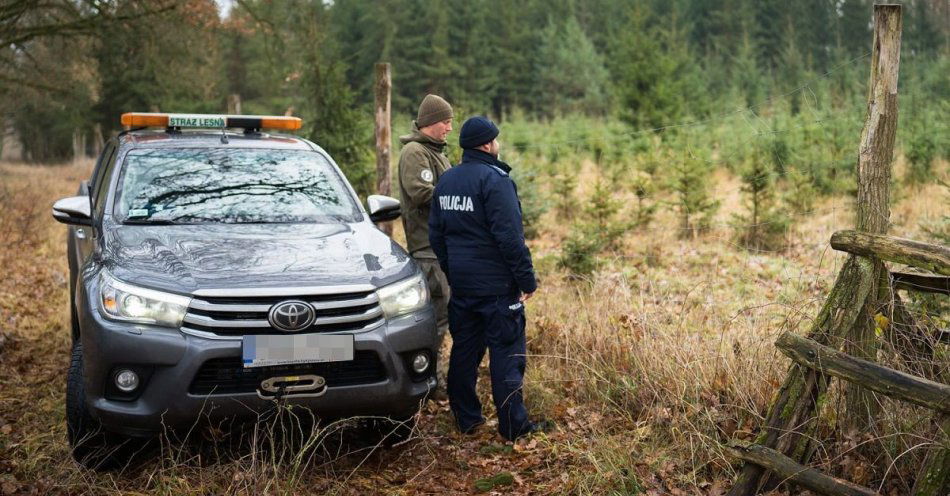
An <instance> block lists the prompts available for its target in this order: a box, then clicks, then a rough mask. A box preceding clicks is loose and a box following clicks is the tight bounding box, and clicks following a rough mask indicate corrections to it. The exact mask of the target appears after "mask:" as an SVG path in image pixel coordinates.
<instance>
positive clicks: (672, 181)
mask: <svg viewBox="0 0 950 496" xmlns="http://www.w3.org/2000/svg"><path fill="white" fill-rule="evenodd" d="M668 184H669V188H670V190H671V191H672V192H673V195H674V198H675V201H674V202H673V203H672V206H673V208H674V209H675V210H676V212H677V214H678V215H679V218H680V237H682V238H694V237H696V235H697V234H699V233H700V232H702V231H704V230H706V229H708V228H709V225H710V224H711V222H712V217H713V216H714V215H715V213H716V211H717V210H718V209H719V202H718V201H716V200H713V199H712V198H711V197H710V194H709V168H708V167H707V165H706V164H705V163H703V162H702V161H701V160H699V159H697V158H695V157H691V156H683V157H682V158H680V159H679V160H673V161H672V163H671V164H670V176H669V179H668Z"/></svg>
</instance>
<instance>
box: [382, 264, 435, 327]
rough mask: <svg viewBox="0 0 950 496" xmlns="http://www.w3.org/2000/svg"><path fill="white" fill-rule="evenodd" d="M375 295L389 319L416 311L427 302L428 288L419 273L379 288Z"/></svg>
mask: <svg viewBox="0 0 950 496" xmlns="http://www.w3.org/2000/svg"><path fill="white" fill-rule="evenodd" d="M376 295H377V296H379V304H380V306H382V307H383V313H385V314H386V318H389V319H391V318H393V317H398V316H400V315H405V314H407V313H409V312H413V311H416V310H418V309H420V308H422V307H424V306H426V304H427V303H429V288H428V287H427V286H426V280H425V279H423V278H422V275H421V274H419V275H415V276H412V277H410V278H409V279H405V280H402V281H399V282H397V283H395V284H390V285H389V286H386V287H384V288H379V289H378V290H377V291H376Z"/></svg>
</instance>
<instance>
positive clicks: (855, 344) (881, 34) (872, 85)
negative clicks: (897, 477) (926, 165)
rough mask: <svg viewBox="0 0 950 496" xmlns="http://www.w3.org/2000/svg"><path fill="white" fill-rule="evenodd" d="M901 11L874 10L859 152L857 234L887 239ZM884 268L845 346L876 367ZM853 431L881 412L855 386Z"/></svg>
mask: <svg viewBox="0 0 950 496" xmlns="http://www.w3.org/2000/svg"><path fill="white" fill-rule="evenodd" d="M902 22H903V21H902V19H901V6H900V5H875V6H874V42H873V45H872V47H873V48H872V49H871V76H870V79H869V81H868V107H867V109H868V110H867V117H866V119H865V122H864V129H863V130H862V131H861V145H860V148H858V202H857V219H856V221H857V226H856V227H857V230H858V231H864V232H868V233H871V234H886V233H887V229H888V226H889V224H890V206H889V199H890V182H891V165H892V163H893V159H894V139H895V137H896V136H897V79H898V77H897V76H898V69H899V68H900V59H901V28H902ZM886 278H887V269H886V267H884V262H882V261H881V260H878V259H874V272H873V276H872V281H873V284H874V286H872V288H871V293H870V294H869V295H868V298H867V301H866V302H865V304H864V308H863V309H862V312H861V315H860V316H859V317H858V319H857V320H856V321H855V323H854V326H853V327H852V330H851V332H850V334H849V336H848V337H847V339H846V341H845V351H846V352H847V353H848V354H849V355H851V356H854V357H857V358H863V359H865V360H870V361H875V358H876V355H877V350H878V348H879V344H878V339H877V336H876V335H875V327H876V323H875V320H874V315H875V314H877V313H883V314H885V315H888V314H889V312H887V310H886V308H887V306H888V305H889V304H890V302H891V294H890V283H889V282H888V281H887V280H886ZM845 394H846V398H847V399H846V407H847V413H848V414H847V415H846V416H845V418H846V419H848V422H849V424H850V427H852V428H854V429H858V430H862V431H863V430H864V429H866V428H867V427H868V425H870V422H871V418H872V417H873V416H874V415H875V413H876V412H877V411H878V405H877V403H876V402H875V401H874V398H873V395H872V393H871V392H870V391H868V390H867V389H864V388H862V387H861V386H859V385H856V384H848V386H847V388H846V389H845Z"/></svg>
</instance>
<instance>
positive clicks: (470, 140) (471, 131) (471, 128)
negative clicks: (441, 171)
mask: <svg viewBox="0 0 950 496" xmlns="http://www.w3.org/2000/svg"><path fill="white" fill-rule="evenodd" d="M498 132H499V131H498V126H495V123H494V122H492V121H491V120H490V119H489V118H488V117H483V116H480V115H478V116H475V117H472V118H470V119H469V120H467V121H465V124H462V130H461V131H459V146H461V147H462V148H477V147H479V146H482V145H484V144H485V143H489V142H491V140H493V139H495V138H497V137H498Z"/></svg>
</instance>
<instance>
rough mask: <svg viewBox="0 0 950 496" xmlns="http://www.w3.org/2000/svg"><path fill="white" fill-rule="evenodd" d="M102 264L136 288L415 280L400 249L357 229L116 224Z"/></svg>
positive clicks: (367, 228)
mask: <svg viewBox="0 0 950 496" xmlns="http://www.w3.org/2000/svg"><path fill="white" fill-rule="evenodd" d="M105 232H106V233H107V235H106V236H107V237H106V239H104V240H103V241H104V243H103V248H104V250H103V265H104V266H105V267H106V268H107V269H108V270H109V271H110V272H112V274H113V275H114V276H115V277H117V278H118V279H120V280H123V281H126V282H128V283H131V284H135V285H138V286H144V287H149V288H155V289H164V290H167V291H172V292H175V293H185V294H187V293H191V292H193V291H195V290H198V289H221V288H274V287H279V288H290V287H295V286H309V287H313V286H329V285H333V286H336V285H349V284H371V285H373V286H375V287H381V286H385V285H386V284H389V283H392V282H395V281H398V280H400V279H403V278H405V277H408V276H410V275H412V274H413V273H414V272H415V271H416V270H417V269H416V267H415V265H414V264H413V262H412V260H411V258H410V257H409V256H408V255H407V254H406V252H405V250H403V249H402V247H400V246H399V245H398V244H396V243H395V242H394V241H393V240H392V239H390V238H389V237H387V236H386V235H385V234H383V233H382V232H380V231H379V230H378V229H376V228H375V227H374V226H373V225H372V224H370V223H368V222H361V223H354V224H227V225H222V224H216V225H209V224H204V225H171V226H156V225H113V226H111V228H110V229H106V230H105Z"/></svg>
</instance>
